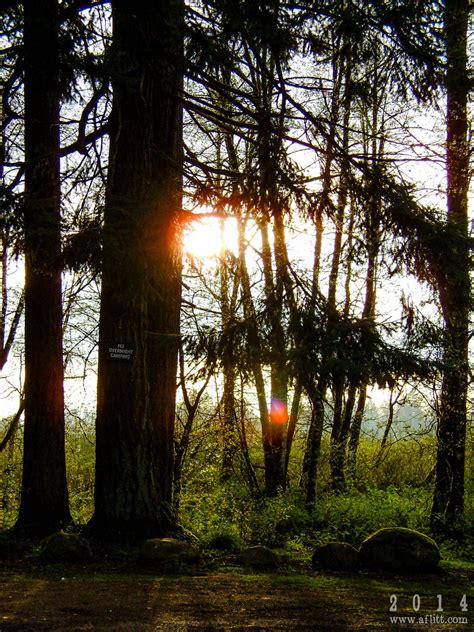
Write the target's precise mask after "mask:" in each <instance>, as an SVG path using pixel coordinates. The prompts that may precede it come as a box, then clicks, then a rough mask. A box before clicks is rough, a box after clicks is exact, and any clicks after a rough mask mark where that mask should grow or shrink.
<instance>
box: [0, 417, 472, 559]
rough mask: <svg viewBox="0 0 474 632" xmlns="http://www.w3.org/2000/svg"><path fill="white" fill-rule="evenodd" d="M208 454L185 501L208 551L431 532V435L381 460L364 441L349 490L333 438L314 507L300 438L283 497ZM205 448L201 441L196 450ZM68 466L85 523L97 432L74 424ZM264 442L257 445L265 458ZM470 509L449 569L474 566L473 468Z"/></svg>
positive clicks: (9, 495) (15, 477)
mask: <svg viewBox="0 0 474 632" xmlns="http://www.w3.org/2000/svg"><path fill="white" fill-rule="evenodd" d="M199 442H200V445H201V450H199V449H198V450H196V451H195V452H193V454H194V458H193V460H192V461H189V462H187V465H186V471H185V477H184V480H185V485H184V486H183V488H182V491H181V497H180V522H181V524H182V525H183V526H184V527H185V528H186V529H188V530H189V531H191V532H193V533H194V534H195V535H196V536H197V537H198V538H199V539H200V541H201V542H202V543H203V545H204V546H205V547H206V548H207V549H210V550H211V549H212V550H216V551H222V552H231V551H234V550H235V549H237V548H239V547H240V546H242V545H244V544H250V543H261V544H266V545H268V546H271V547H275V548H278V549H280V550H281V551H282V552H283V553H284V554H285V555H287V556H289V557H291V558H292V559H295V560H298V559H300V560H308V559H309V557H310V556H311V552H312V550H313V549H314V547H315V546H317V545H319V544H324V543H326V542H329V541H334V540H339V541H345V542H349V543H351V544H353V545H354V546H359V545H360V543H361V542H362V540H363V539H364V538H365V537H367V536H368V535H369V534H370V533H372V532H374V531H376V530H377V529H379V528H382V527H389V526H402V527H408V528H413V529H417V530H420V531H422V532H425V533H429V532H430V520H429V519H430V508H431V497H432V485H433V482H432V478H431V477H430V472H431V470H432V467H433V462H434V455H433V450H432V441H431V438H430V437H426V436H425V437H422V438H417V437H414V438H409V439H405V440H404V441H400V442H398V443H395V444H394V445H392V446H390V447H389V448H388V449H387V451H386V453H385V456H384V457H383V459H381V460H380V461H379V462H378V463H377V455H378V447H379V443H378V442H377V441H375V439H364V440H363V441H362V442H361V445H360V458H359V461H358V468H357V471H356V475H355V481H353V483H352V485H351V486H350V487H349V488H348V489H347V491H346V492H344V493H335V492H333V491H332V490H331V486H330V471H329V467H327V454H328V450H329V442H328V441H325V442H324V447H323V453H322V462H323V467H322V468H321V482H320V491H319V497H318V499H317V501H316V503H315V505H314V508H313V510H312V511H308V510H307V509H306V508H305V506H304V502H303V495H302V492H301V490H300V488H299V485H298V478H297V472H298V467H299V464H300V463H301V458H302V455H301V453H300V452H301V450H300V447H299V444H298V443H296V444H295V453H294V462H293V468H292V471H291V472H290V486H289V488H288V489H287V491H286V492H284V493H280V494H279V495H278V496H277V497H275V498H265V497H263V496H262V497H258V496H257V497H255V496H252V494H251V493H250V491H249V488H248V485H247V484H246V481H245V479H244V476H243V475H242V474H238V473H235V474H234V476H233V477H231V478H230V479H228V480H226V481H224V482H219V481H220V461H219V450H218V446H216V445H215V444H214V446H215V447H214V453H213V452H212V451H211V444H212V442H210V443H209V444H207V443H206V442H203V441H202V436H200V435H199ZM195 447H196V446H193V449H194V448H195ZM66 448H67V465H68V481H69V493H70V501H71V511H72V515H73V518H74V521H75V523H76V524H77V525H79V526H80V525H85V524H86V523H87V522H88V520H89V519H90V517H91V515H92V513H93V482H94V457H95V452H94V441H93V429H92V428H91V427H90V426H88V425H84V424H79V422H77V421H76V422H75V423H70V424H69V428H68V433H67V443H66ZM258 449H259V446H258V445H254V446H253V447H252V450H253V451H254V452H255V454H258ZM21 456H22V455H21V433H19V434H18V436H17V438H16V439H15V441H14V442H13V443H12V445H11V446H10V447H9V449H8V450H5V451H4V452H3V453H2V454H1V455H0V459H1V460H0V467H1V471H2V473H3V482H2V486H1V489H0V493H1V507H0V510H1V511H0V525H1V527H2V528H3V529H7V528H9V527H11V526H13V525H14V523H15V519H16V513H17V510H18V504H19V490H20V480H21ZM468 474H469V475H468V477H467V489H466V492H467V493H466V512H465V517H464V520H463V521H462V524H461V523H459V524H458V528H457V531H455V532H454V534H453V537H452V538H451V539H446V540H444V541H443V542H442V543H441V551H442V557H443V561H444V562H445V563H446V568H450V569H453V570H454V569H457V568H474V564H472V562H471V563H470V564H469V560H472V559H473V557H474V530H473V527H472V524H473V522H474V493H473V492H474V485H473V483H474V477H473V473H472V472H468Z"/></svg>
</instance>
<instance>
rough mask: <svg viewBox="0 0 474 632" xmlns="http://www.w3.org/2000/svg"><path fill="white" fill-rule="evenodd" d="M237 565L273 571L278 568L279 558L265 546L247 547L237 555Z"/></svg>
mask: <svg viewBox="0 0 474 632" xmlns="http://www.w3.org/2000/svg"><path fill="white" fill-rule="evenodd" d="M237 563H238V564H241V565H242V566H249V567H250V568H256V569H268V570H275V569H276V568H277V567H278V564H279V558H278V555H277V554H276V553H275V552H274V551H272V550H271V549H269V548H268V547H267V546H260V545H259V546H249V547H247V548H245V549H242V550H241V551H240V553H239V554H238V555H237Z"/></svg>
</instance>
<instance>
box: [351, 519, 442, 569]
mask: <svg viewBox="0 0 474 632" xmlns="http://www.w3.org/2000/svg"><path fill="white" fill-rule="evenodd" d="M359 560H360V563H361V565H362V566H364V567H365V568H369V569H372V570H380V571H390V572H396V573H427V572H430V571H434V570H435V569H436V567H437V566H438V563H439V560H440V553H439V549H438V546H437V544H436V542H435V541H434V540H432V539H431V538H430V537H428V536H427V535H424V534H423V533H419V532H418V531H413V530H412V529H405V528H403V527H393V528H387V529H380V531H376V532H375V533H373V534H372V535H370V536H369V537H368V538H367V539H366V540H364V542H363V543H362V546H361V548H360V551H359Z"/></svg>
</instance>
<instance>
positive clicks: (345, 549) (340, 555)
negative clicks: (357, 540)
mask: <svg viewBox="0 0 474 632" xmlns="http://www.w3.org/2000/svg"><path fill="white" fill-rule="evenodd" d="M311 563H312V565H313V568H314V569H323V570H328V571H354V570H356V569H357V568H358V566H359V553H358V551H357V549H355V548H354V547H353V546H352V545H351V544H347V542H329V543H328V544H323V545H322V546H318V547H317V549H316V550H315V551H314V553H313V557H312V559H311Z"/></svg>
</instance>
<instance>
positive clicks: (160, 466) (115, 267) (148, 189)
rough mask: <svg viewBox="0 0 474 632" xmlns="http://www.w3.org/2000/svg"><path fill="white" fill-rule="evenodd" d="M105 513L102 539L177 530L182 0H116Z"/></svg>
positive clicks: (107, 250) (102, 359) (102, 388)
mask: <svg viewBox="0 0 474 632" xmlns="http://www.w3.org/2000/svg"><path fill="white" fill-rule="evenodd" d="M112 10H113V21H114V44H113V46H114V57H113V59H114V73H115V74H114V75H113V77H112V80H113V81H112V84H113V90H114V106H113V107H114V112H113V119H112V120H113V122H114V128H113V132H112V134H111V161H110V172H109V179H108V190H107V198H106V207H105V214H104V239H103V276H102V296H101V311H100V331H99V374H98V403H97V426H96V427H97V445H96V480H95V513H94V516H93V518H92V522H91V525H92V527H93V530H94V531H95V532H96V533H97V534H98V535H101V536H109V537H118V538H120V537H125V538H128V537H132V538H140V537H146V536H148V535H158V534H164V533H167V532H169V531H170V530H172V529H173V527H174V517H173V515H172V512H171V503H172V478H173V434H174V416H175V398H176V373H177V355H178V347H179V311H180V298H181V278H180V274H181V258H180V235H179V223H178V214H179V211H180V209H181V171H182V168H181V165H182V156H181V153H182V149H181V147H182V143H181V134H182V115H181V105H180V91H181V85H182V37H183V28H182V21H183V4H182V2H181V0H161V1H160V2H154V1H152V0H138V1H136V2H134V3H133V4H131V3H129V2H126V1H124V0H115V1H114V2H112Z"/></svg>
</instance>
